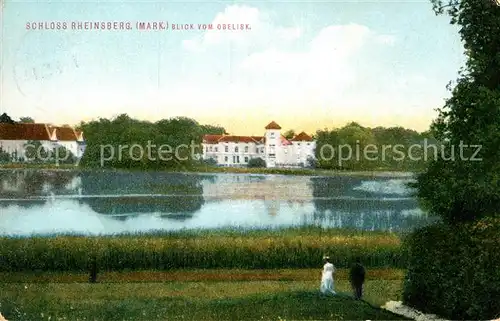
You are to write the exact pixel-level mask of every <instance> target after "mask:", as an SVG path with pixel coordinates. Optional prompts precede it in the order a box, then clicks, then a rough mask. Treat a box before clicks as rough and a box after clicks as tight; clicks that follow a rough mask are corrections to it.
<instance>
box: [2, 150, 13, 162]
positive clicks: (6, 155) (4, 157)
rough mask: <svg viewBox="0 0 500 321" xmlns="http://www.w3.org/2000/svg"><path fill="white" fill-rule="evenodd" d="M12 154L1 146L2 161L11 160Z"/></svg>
mask: <svg viewBox="0 0 500 321" xmlns="http://www.w3.org/2000/svg"><path fill="white" fill-rule="evenodd" d="M10 158H11V155H10V154H9V153H8V152H7V151H4V150H3V148H2V147H0V163H7V162H10Z"/></svg>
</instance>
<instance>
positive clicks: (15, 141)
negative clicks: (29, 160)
mask: <svg viewBox="0 0 500 321" xmlns="http://www.w3.org/2000/svg"><path fill="white" fill-rule="evenodd" d="M30 142H38V143H39V144H40V145H41V146H43V148H44V149H45V150H50V151H52V150H54V149H55V148H58V147H61V146H62V147H64V148H66V149H67V150H69V151H70V152H71V153H72V154H73V155H74V156H75V157H76V158H81V157H82V156H83V153H84V152H85V146H86V144H85V140H84V138H83V133H82V132H81V131H77V130H75V129H74V128H72V127H70V126H67V125H66V126H53V125H50V124H40V123H0V149H1V151H2V152H4V153H7V154H9V155H10V160H11V161H12V162H24V161H26V159H25V156H26V153H27V152H28V153H31V154H32V153H33V152H31V151H29V150H27V148H28V149H29V148H33V147H30V146H28V145H29V143H30ZM33 151H34V150H33ZM40 154H41V155H43V153H40ZM61 157H64V155H61Z"/></svg>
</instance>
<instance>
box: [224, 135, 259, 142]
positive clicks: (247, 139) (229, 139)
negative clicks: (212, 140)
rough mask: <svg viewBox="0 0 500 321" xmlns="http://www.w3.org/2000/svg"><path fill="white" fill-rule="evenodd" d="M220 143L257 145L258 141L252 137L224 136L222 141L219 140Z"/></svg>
mask: <svg viewBox="0 0 500 321" xmlns="http://www.w3.org/2000/svg"><path fill="white" fill-rule="evenodd" d="M219 142H224V143H229V142H233V143H256V141H255V140H254V139H253V138H252V137H251V136H233V135H229V136H224V137H222V138H221V139H219Z"/></svg>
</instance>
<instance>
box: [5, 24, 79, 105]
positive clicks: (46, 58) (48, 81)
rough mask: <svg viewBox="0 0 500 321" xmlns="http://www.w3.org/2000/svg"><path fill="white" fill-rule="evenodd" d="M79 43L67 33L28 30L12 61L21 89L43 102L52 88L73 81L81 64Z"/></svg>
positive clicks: (30, 96) (28, 96)
mask: <svg viewBox="0 0 500 321" xmlns="http://www.w3.org/2000/svg"><path fill="white" fill-rule="evenodd" d="M76 44H77V43H76V42H75V41H73V40H72V38H71V35H69V34H68V33H64V32H60V31H27V32H26V33H25V34H24V35H23V37H22V38H21V41H20V42H19V45H18V47H17V50H16V56H15V60H14V64H13V76H14V83H15V85H16V88H17V90H18V91H19V93H20V94H21V95H22V96H23V97H25V98H26V99H29V100H32V101H33V103H41V102H43V101H44V100H45V98H46V96H48V94H49V93H50V92H52V91H54V92H56V91H57V90H58V88H60V86H61V85H62V84H68V83H71V82H72V81H74V80H75V78H76V76H75V74H76V72H77V71H78V69H79V68H80V63H79V61H80V59H79V57H78V50H77V46H76Z"/></svg>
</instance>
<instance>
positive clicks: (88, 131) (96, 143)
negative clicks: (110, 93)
mask: <svg viewBox="0 0 500 321" xmlns="http://www.w3.org/2000/svg"><path fill="white" fill-rule="evenodd" d="M77 129H78V130H82V131H83V132H84V133H85V137H86V143H87V146H86V149H85V154H84V156H83V158H82V160H81V164H82V165H85V166H106V167H118V168H176V167H187V166H191V165H194V164H195V163H196V162H198V160H197V155H198V154H199V153H200V152H201V140H202V136H203V135H204V134H208V133H210V134H222V133H223V132H224V128H222V127H218V126H212V125H200V124H199V123H198V122H196V121H195V120H193V119H190V118H187V117H175V118H170V119H162V120H159V121H157V122H155V123H152V122H148V121H141V120H136V119H133V118H131V117H129V116H128V115H127V114H122V115H118V116H117V117H115V118H113V119H102V118H101V119H98V120H94V121H91V122H88V123H81V124H80V125H79V126H78V128H77ZM120 149H121V151H120Z"/></svg>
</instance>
